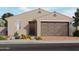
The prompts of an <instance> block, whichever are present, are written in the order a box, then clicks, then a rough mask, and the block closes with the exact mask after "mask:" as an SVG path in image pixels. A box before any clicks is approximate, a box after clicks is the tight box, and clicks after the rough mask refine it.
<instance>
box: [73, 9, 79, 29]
mask: <svg viewBox="0 0 79 59" xmlns="http://www.w3.org/2000/svg"><path fill="white" fill-rule="evenodd" d="M73 18H74V23H73V26H74V27H76V30H78V29H77V27H78V26H79V9H77V10H76V12H75V16H73Z"/></svg>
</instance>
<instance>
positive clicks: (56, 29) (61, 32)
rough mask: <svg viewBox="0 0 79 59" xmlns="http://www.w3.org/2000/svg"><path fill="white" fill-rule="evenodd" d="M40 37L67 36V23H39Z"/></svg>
mask: <svg viewBox="0 0 79 59" xmlns="http://www.w3.org/2000/svg"><path fill="white" fill-rule="evenodd" d="M41 35H42V36H52V35H53V36H69V22H41Z"/></svg>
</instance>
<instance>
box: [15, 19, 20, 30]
mask: <svg viewBox="0 0 79 59" xmlns="http://www.w3.org/2000/svg"><path fill="white" fill-rule="evenodd" d="M16 28H17V31H18V30H20V29H21V21H20V20H17V21H16Z"/></svg>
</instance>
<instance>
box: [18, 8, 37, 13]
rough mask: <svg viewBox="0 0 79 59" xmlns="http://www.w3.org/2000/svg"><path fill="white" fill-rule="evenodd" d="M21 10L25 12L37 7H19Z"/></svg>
mask: <svg viewBox="0 0 79 59" xmlns="http://www.w3.org/2000/svg"><path fill="white" fill-rule="evenodd" d="M19 9H20V10H22V11H23V12H26V11H31V10H33V9H36V8H31V7H27V8H26V7H19Z"/></svg>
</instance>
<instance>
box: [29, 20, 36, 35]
mask: <svg viewBox="0 0 79 59" xmlns="http://www.w3.org/2000/svg"><path fill="white" fill-rule="evenodd" d="M29 35H33V36H36V35H37V24H36V22H34V21H30V22H29Z"/></svg>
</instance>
